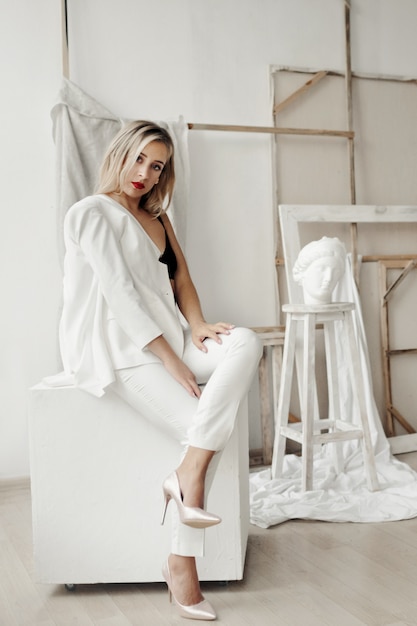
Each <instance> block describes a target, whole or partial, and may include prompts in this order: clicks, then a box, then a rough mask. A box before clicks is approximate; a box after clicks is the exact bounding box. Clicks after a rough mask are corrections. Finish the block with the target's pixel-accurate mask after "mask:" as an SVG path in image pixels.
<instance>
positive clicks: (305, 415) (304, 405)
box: [301, 315, 316, 491]
mask: <svg viewBox="0 0 417 626" xmlns="http://www.w3.org/2000/svg"><path fill="white" fill-rule="evenodd" d="M303 326H304V345H303V347H304V352H303V374H302V376H303V379H302V385H301V387H302V394H301V421H302V428H303V442H302V473H303V476H302V488H303V490H304V491H309V490H311V489H312V486H313V456H314V443H313V434H314V414H315V409H314V407H315V404H314V403H315V399H316V376H315V362H316V345H315V337H316V316H315V315H306V317H305V320H304V324H303Z"/></svg>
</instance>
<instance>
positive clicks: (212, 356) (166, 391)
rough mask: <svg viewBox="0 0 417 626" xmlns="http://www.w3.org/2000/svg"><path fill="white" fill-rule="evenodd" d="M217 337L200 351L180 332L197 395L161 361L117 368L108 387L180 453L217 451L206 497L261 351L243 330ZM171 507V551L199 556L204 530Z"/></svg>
mask: <svg viewBox="0 0 417 626" xmlns="http://www.w3.org/2000/svg"><path fill="white" fill-rule="evenodd" d="M220 338H221V340H222V343H221V344H218V343H216V342H215V341H214V340H212V339H208V340H206V342H205V344H206V346H207V350H208V351H207V352H206V353H205V352H202V351H201V350H198V348H196V346H195V345H194V344H193V343H192V340H191V335H190V333H189V332H186V333H185V346H184V354H183V357H182V359H183V361H184V363H186V365H187V366H188V367H189V368H190V370H191V371H192V372H193V373H194V375H195V377H196V379H197V382H198V384H199V385H205V387H204V389H203V390H202V394H201V397H200V398H198V399H197V398H193V397H191V396H190V395H189V394H188V392H187V391H186V390H185V389H184V387H183V386H182V385H181V384H180V383H178V382H177V381H176V380H175V379H174V378H173V377H172V376H171V375H170V374H169V373H168V372H167V370H166V369H165V367H164V366H163V365H162V363H152V364H149V365H139V366H136V367H130V368H127V369H121V370H117V371H116V372H115V374H116V381H115V382H114V383H113V384H112V385H111V388H112V389H113V391H115V392H116V393H117V394H118V395H119V396H120V397H121V398H123V400H125V401H126V402H127V403H128V404H130V405H131V406H132V407H133V408H134V409H135V410H137V411H138V413H140V415H141V416H143V417H144V418H145V419H148V420H149V421H151V422H152V423H153V424H154V425H155V426H157V427H158V428H161V430H163V431H164V432H165V433H167V434H168V435H169V436H171V437H173V438H174V439H175V440H177V441H178V442H179V443H180V444H181V446H182V448H183V455H184V454H185V452H186V450H187V447H188V446H193V447H196V448H204V449H206V450H213V451H215V452H216V453H217V454H215V456H214V457H213V459H212V461H211V462H210V466H209V470H208V472H207V477H206V485H205V495H206V496H207V494H208V493H209V490H210V486H211V483H212V480H213V477H214V473H215V470H216V468H217V465H218V462H219V459H220V454H221V451H222V450H223V449H224V447H225V446H226V443H227V441H228V439H229V437H230V435H231V434H232V431H233V428H234V425H235V419H236V415H237V411H238V408H239V403H240V401H241V400H242V398H244V397H245V395H246V394H247V392H248V390H249V387H250V384H251V381H252V379H253V376H254V374H255V372H256V369H257V367H258V363H259V359H260V357H261V353H262V345H261V342H260V341H259V339H258V337H257V335H256V334H255V333H254V332H252V331H251V330H249V329H247V328H234V329H233V330H232V331H231V332H230V335H220ZM161 493H162V488H161ZM161 502H162V500H161ZM174 508H175V511H173V515H172V531H173V532H172V552H173V553H174V554H179V555H183V556H203V555H204V530H201V529H195V528H190V527H188V526H185V525H184V524H181V522H180V521H179V517H178V513H177V510H176V507H174Z"/></svg>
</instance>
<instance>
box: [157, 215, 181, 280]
mask: <svg viewBox="0 0 417 626" xmlns="http://www.w3.org/2000/svg"><path fill="white" fill-rule="evenodd" d="M158 220H159V221H160V222H161V224H162V226H163V227H164V230H165V250H164V251H163V253H162V254H161V256H160V257H159V261H160V262H161V263H165V265H166V266H167V268H168V276H169V277H170V278H171V279H173V278H174V277H175V272H176V271H177V257H176V256H175V252H174V250H173V249H172V246H171V242H170V240H169V237H168V235H167V231H166V229H165V226H164V223H163V221H162V219H161V217H158Z"/></svg>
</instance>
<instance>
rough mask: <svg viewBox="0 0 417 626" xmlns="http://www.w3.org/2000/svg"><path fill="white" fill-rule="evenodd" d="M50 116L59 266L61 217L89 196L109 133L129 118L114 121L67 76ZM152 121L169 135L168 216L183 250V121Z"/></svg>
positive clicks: (185, 170)
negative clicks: (171, 188) (172, 175)
mask: <svg viewBox="0 0 417 626" xmlns="http://www.w3.org/2000/svg"><path fill="white" fill-rule="evenodd" d="M51 117H52V122H53V137H54V141H55V150H56V193H57V198H56V204H57V224H58V246H59V256H60V260H61V262H62V260H63V257H64V245H63V236H62V224H63V219H64V217H65V214H66V212H67V210H68V209H69V207H70V206H72V205H73V204H74V203H75V202H77V201H78V200H81V199H82V198H84V197H86V196H89V195H91V194H92V193H93V192H94V187H95V185H96V182H97V174H98V168H99V166H100V163H101V160H102V157H103V155H104V152H105V150H106V148H107V146H108V145H109V143H110V141H111V139H112V138H113V137H114V135H115V134H116V133H117V132H118V131H119V130H120V128H121V127H122V125H123V124H124V123H125V122H127V121H129V120H124V119H121V118H119V117H117V116H116V115H114V114H113V113H111V112H110V111H108V110H107V109H106V108H105V107H104V106H103V105H101V104H100V103H99V102H97V101H96V100H94V98H92V97H91V96H89V95H88V94H86V93H85V92H84V91H83V90H82V89H80V88H79V87H78V86H77V85H75V84H74V83H73V82H71V81H70V80H68V79H66V78H63V81H62V85H61V89H60V92H59V96H58V100H57V102H56V104H55V106H54V107H53V108H52V111H51ZM140 118H141V116H140V112H138V119H140ZM157 123H158V124H160V125H161V126H162V127H164V128H166V129H167V130H168V131H169V133H170V135H171V137H172V140H173V143H174V148H175V172H176V179H177V180H176V185H175V192H174V196H173V200H172V203H171V206H170V209H169V215H170V218H171V220H172V222H173V226H174V229H175V231H176V235H177V237H178V239H179V241H180V243H181V245H182V246H184V245H185V234H186V233H185V229H186V216H187V209H188V193H189V173H190V168H189V156H188V126H187V124H186V123H185V121H184V119H183V118H182V117H180V118H179V120H178V121H162V122H161V121H157Z"/></svg>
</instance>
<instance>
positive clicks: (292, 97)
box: [273, 71, 328, 115]
mask: <svg viewBox="0 0 417 626" xmlns="http://www.w3.org/2000/svg"><path fill="white" fill-rule="evenodd" d="M327 74H328V72H326V71H322V72H317V74H316V75H315V76H313V78H310V80H308V81H307V82H306V83H304V85H302V87H300V88H299V89H297V90H296V91H294V92H293V93H292V94H291V95H290V96H288V98H285V100H283V101H282V102H280V103H279V104H276V105H275V106H274V109H273V111H274V114H275V115H277V114H278V113H280V112H281V111H282V110H283V109H285V107H287V106H288V105H289V104H291V103H292V102H294V100H296V99H297V98H299V97H300V96H301V95H303V94H304V93H305V92H306V91H308V90H309V89H311V87H313V86H314V85H316V84H317V83H318V82H320V81H321V80H322V79H323V78H324V77H325V76H327Z"/></svg>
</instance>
